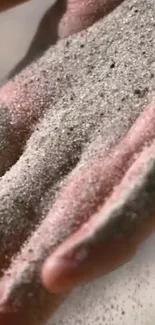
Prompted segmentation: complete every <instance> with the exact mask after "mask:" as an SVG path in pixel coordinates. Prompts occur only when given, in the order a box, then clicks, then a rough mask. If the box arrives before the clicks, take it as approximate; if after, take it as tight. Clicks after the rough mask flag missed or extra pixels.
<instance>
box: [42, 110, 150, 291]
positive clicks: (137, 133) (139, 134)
mask: <svg viewBox="0 0 155 325" xmlns="http://www.w3.org/2000/svg"><path fill="white" fill-rule="evenodd" d="M154 125H155V106H152V107H150V108H149V109H148V110H146V111H144V113H143V114H142V115H141V116H140V117H139V118H138V120H137V122H136V123H135V124H134V125H133V127H132V128H131V130H130V131H129V133H128V135H127V137H126V138H125V139H124V140H123V141H122V142H121V143H120V144H119V145H118V147H116V149H115V151H114V153H113V155H112V157H113V159H112V161H109V159H108V160H107V161H105V163H104V164H103V166H104V167H102V166H100V168H99V165H98V164H97V165H98V166H97V165H95V166H94V168H96V170H98V171H99V170H100V172H101V175H100V176H99V175H98V176H99V179H100V186H101V192H100V193H98V198H99V196H100V197H101V198H102V199H101V201H102V200H103V197H105V196H107V195H108V199H107V201H106V202H105V204H103V205H101V201H100V202H98V207H100V208H99V209H98V211H97V212H95V211H94V213H92V214H91V217H90V219H89V220H88V222H86V223H84V224H83V225H82V226H81V228H80V229H79V230H78V231H77V232H75V233H74V234H73V235H72V236H70V237H69V238H68V239H67V240H66V241H65V242H64V243H62V244H61V245H60V247H58V248H57V249H56V250H55V251H54V253H53V254H51V256H50V257H49V258H48V259H47V261H46V262H45V264H44V266H43V269H42V279H43V283H44V284H45V286H46V287H47V289H48V290H49V291H51V292H53V293H58V292H59V293H60V292H63V291H66V290H68V289H72V288H73V287H74V286H76V285H79V284H81V283H83V282H84V283H85V282H88V281H91V280H92V279H93V278H95V277H97V276H100V275H103V274H106V273H108V272H110V271H112V270H113V269H114V268H116V267H119V265H120V264H123V263H125V262H126V261H128V260H129V259H130V258H131V257H132V256H133V254H134V253H135V251H136V249H137V247H138V245H139V244H141V242H142V241H143V240H144V239H145V238H147V236H148V235H150V234H151V232H153V231H154V229H155V219H154V216H155V209H154V207H153V209H152V207H151V210H150V213H149V209H150V206H149V205H148V206H147V207H146V211H147V213H148V214H149V219H147V218H146V220H145V222H143V221H141V222H140V224H139V226H138V227H137V226H136V229H135V230H134V231H132V232H129V233H128V232H127V233H126V231H123V235H122V236H117V232H116V234H115V231H114V233H113V232H112V234H110V233H109V234H108V235H106V238H105V240H104V239H103V240H101V237H100V236H98V235H97V233H98V232H99V233H100V234H102V235H101V236H102V237H103V238H104V232H105V231H106V229H107V228H108V227H109V228H110V223H109V220H110V214H109V216H108V217H107V223H106V220H105V216H106V211H108V209H109V210H110V209H112V206H113V204H115V202H116V204H118V202H119V200H120V198H121V196H122V197H123V196H124V195H125V194H124V193H125V191H127V190H128V188H129V189H130V185H131V184H132V182H133V183H135V184H138V183H139V182H140V181H139V180H140V179H141V176H143V175H145V168H144V167H145V166H147V165H148V166H149V160H150V159H152V156H153V155H154V152H155V143H154V141H153V139H154V138H155V133H154V132H155V131H154V130H155V128H154ZM152 141H153V145H151V146H150V144H151V143H152ZM141 151H142V154H141ZM135 154H136V155H135ZM130 166H131V167H130ZM128 169H129V171H128ZM92 172H93V167H91V173H92ZM125 172H126V174H125ZM104 173H105V174H106V178H105V179H104V182H103V183H102V181H101V179H102V177H104V176H103V175H104ZM86 174H87V172H86ZM89 178H90V176H88V175H87V177H86V179H89ZM81 179H82V176H81ZM121 179H122V181H121V182H120V180H121ZM119 182H120V185H119V186H118V187H116V190H114V191H113V192H112V195H111V196H109V194H110V193H109V190H107V193H104V194H103V192H102V186H103V188H104V189H109V187H111V186H112V187H113V185H114V184H119ZM144 183H145V182H144ZM101 184H102V185H101ZM144 186H145V184H144ZM81 188H82V187H81ZM142 189H143V187H142ZM144 191H145V190H144ZM88 193H89V191H88ZM88 193H87V202H89V194H88ZM137 193H138V192H137ZM141 193H142V190H141V191H140V194H137V195H139V196H137V197H138V199H137V206H138V200H140V202H141ZM148 193H149V192H148ZM148 196H149V194H148ZM77 197H78V196H77ZM151 202H153V199H152V201H151ZM125 203H126V201H125ZM143 210H144V209H143ZM143 210H142V211H141V204H139V208H138V213H139V214H138V215H139V218H141V215H142V214H143ZM131 211H132V208H131ZM85 213H86V214H88V211H85ZM144 214H146V212H144ZM127 220H128V219H127ZM117 221H118V218H116V226H117ZM108 223H109V226H108ZM129 223H130V220H129V221H127V229H128V225H129ZM120 227H121V226H120ZM113 229H115V225H113ZM118 229H119V228H118ZM119 231H120V229H119ZM98 256H99V257H100V258H98Z"/></svg>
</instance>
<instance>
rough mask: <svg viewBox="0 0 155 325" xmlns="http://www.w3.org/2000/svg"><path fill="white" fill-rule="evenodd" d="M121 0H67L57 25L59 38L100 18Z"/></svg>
mask: <svg viewBox="0 0 155 325" xmlns="http://www.w3.org/2000/svg"><path fill="white" fill-rule="evenodd" d="M121 2H123V0H98V1H95V0H84V1H83V0H67V1H66V11H65V13H64V15H63V16H62V18H61V19H60V22H59V25H58V36H59V38H63V37H67V36H69V35H71V34H73V33H77V32H79V31H81V30H83V29H85V28H87V27H89V26H91V25H92V24H93V23H94V22H95V21H97V20H98V19H100V18H102V17H103V16H105V15H106V14H108V13H109V12H110V11H112V10H113V9H114V8H115V7H117V6H118V5H119V4H120V3H121Z"/></svg>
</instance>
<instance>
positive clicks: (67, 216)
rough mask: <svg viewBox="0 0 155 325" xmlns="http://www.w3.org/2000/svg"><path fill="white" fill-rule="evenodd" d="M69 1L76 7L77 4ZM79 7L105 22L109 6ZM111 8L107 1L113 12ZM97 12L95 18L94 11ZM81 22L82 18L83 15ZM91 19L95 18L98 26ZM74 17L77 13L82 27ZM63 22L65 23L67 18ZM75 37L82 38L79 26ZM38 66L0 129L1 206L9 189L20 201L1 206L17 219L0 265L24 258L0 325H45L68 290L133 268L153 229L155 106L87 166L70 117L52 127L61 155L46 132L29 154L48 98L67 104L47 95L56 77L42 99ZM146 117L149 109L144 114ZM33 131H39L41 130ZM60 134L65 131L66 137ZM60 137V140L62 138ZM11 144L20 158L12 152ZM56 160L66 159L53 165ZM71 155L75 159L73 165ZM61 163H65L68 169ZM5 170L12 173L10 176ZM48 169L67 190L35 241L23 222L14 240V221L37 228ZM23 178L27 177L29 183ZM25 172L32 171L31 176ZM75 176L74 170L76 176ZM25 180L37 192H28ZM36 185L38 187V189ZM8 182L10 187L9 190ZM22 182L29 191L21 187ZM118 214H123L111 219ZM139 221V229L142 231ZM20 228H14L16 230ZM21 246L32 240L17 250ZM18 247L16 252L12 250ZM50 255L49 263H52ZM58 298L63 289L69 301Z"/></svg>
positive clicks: (16, 266)
mask: <svg viewBox="0 0 155 325" xmlns="http://www.w3.org/2000/svg"><path fill="white" fill-rule="evenodd" d="M72 3H73V4H76V2H75V3H74V2H72ZM79 3H80V2H78V4H77V7H76V6H75V8H77V10H75V11H74V13H75V14H76V13H78V10H82V8H84V15H86V18H87V17H88V18H89V19H88V21H89V23H92V22H93V21H94V20H95V19H96V18H99V10H100V9H101V7H99V6H101V4H102V5H103V2H98V7H95V6H96V2H92V3H91V4H92V7H91V8H92V11H91V12H88V11H87V10H88V9H87V8H88V3H87V2H84V7H81V6H79ZM81 3H82V2H81ZM111 3H112V2H108V4H109V5H110V6H111ZM104 5H105V3H104ZM113 5H116V2H113ZM78 6H79V7H78ZM68 8H69V9H68V11H67V13H66V15H68V17H69V14H70V13H71V7H68ZM73 8H74V7H73ZM78 8H80V9H78ZM95 8H96V9H97V14H96V11H94V9H95ZM110 8H113V7H110ZM110 8H109V10H110ZM89 9H90V7H89ZM104 9H105V6H104ZM94 12H95V14H94ZM106 12H108V11H106ZM81 14H82V15H81V17H83V12H81ZM64 17H67V16H64ZM92 17H95V18H93V19H94V20H92ZM90 18H91V19H90ZM78 19H79V16H78V15H77V21H78ZM65 21H66V18H64V22H65ZM75 21H76V19H75V20H74V21H71V25H70V27H69V28H70V29H68V27H65V30H66V34H65V35H64V36H66V35H67V33H68V30H70V31H71V32H72V31H73V29H72V27H71V26H73V25H74V24H75ZM84 21H87V19H86V20H84ZM62 22H63V20H62V21H61V23H62ZM69 22H70V20H68V24H69ZM80 24H81V25H80ZM86 25H88V23H87V24H86ZM59 26H61V25H59ZM64 26H67V24H66V25H64ZM78 26H79V28H83V27H86V26H84V25H83V23H81V22H79V25H78ZM60 30H61V29H60ZM75 30H76V31H77V29H76V28H75ZM33 68H34V66H31V67H30V69H28V70H25V71H24V72H23V75H20V76H19V77H17V79H16V80H15V82H13V81H10V82H9V83H8V84H6V85H5V86H4V87H3V88H2V89H1V91H0V103H1V107H2V111H1V114H2V117H3V119H1V120H0V121H3V120H4V119H5V120H7V125H6V124H4V123H3V124H2V125H1V130H2V138H3V139H5V141H4V143H2V144H3V146H2V150H1V151H0V154H1V159H2V161H3V164H1V171H0V172H1V175H2V176H3V177H2V178H1V207H2V203H3V200H2V198H3V190H4V192H5V191H6V197H7V196H8V195H10V192H11V190H13V191H15V193H16V195H15V197H13V196H11V197H10V199H8V200H7V201H5V202H4V203H5V204H4V207H5V209H2V210H1V215H2V214H4V213H5V214H4V227H5V222H6V220H7V217H8V215H7V209H8V210H10V211H11V213H12V215H13V216H14V215H15V216H16V218H14V220H13V222H12V224H11V231H10V229H9V224H7V223H6V225H8V232H7V233H4V234H3V236H2V238H3V237H4V238H3V240H2V243H1V267H2V268H5V269H6V268H7V267H8V265H9V264H10V259H11V257H12V256H13V255H14V254H16V253H17V252H19V254H18V255H17V256H15V258H14V259H13V261H12V262H11V265H10V267H9V268H8V270H7V271H6V272H5V274H4V276H3V277H2V278H1V283H0V286H1V287H0V294H1V301H0V324H3V325H14V324H17V325H18V324H20V325H26V324H30V325H43V324H45V322H46V321H47V320H48V319H49V317H50V315H51V313H53V312H54V311H55V310H56V309H57V307H58V306H59V304H60V303H61V302H62V301H63V300H64V298H65V297H66V296H67V294H68V289H69V290H70V289H71V288H72V287H74V286H75V285H77V284H79V283H81V282H85V281H90V280H91V279H93V278H94V277H96V276H99V275H101V274H106V273H107V272H110V271H111V270H113V269H114V268H116V267H118V266H119V265H120V264H122V263H124V262H125V261H127V260H128V259H129V258H130V257H131V256H132V255H133V254H134V252H135V250H136V248H137V246H138V245H139V244H140V243H141V242H142V241H143V240H144V239H145V238H146V237H147V236H148V235H149V234H150V233H151V232H152V231H153V230H154V220H153V219H154V218H153V216H154V206H153V204H150V203H152V202H154V183H153V184H152V183H151V184H150V177H149V176H150V175H151V179H153V180H154V141H153V139H154V135H155V134H154V132H155V131H154V130H155V107H154V105H153V104H152V105H151V106H150V107H149V108H147V109H146V110H144V113H143V114H142V115H141V117H140V118H139V119H138V120H137V122H136V124H135V125H134V126H133V127H132V128H131V130H130V131H129V133H128V134H127V135H126V136H125V138H124V139H122V141H120V142H119V141H118V142H119V143H118V144H117V145H116V143H114V144H113V145H112V146H109V147H108V149H106V150H105V148H104V146H103V145H102V146H101V147H100V146H97V150H95V154H92V155H90V156H89V160H84V159H82V157H81V155H80V150H81V151H82V148H83V147H82V143H81V139H80V133H78V130H76V128H74V129H73V130H74V132H72V128H73V126H72V125H71V126H70V125H68V124H67V123H66V120H65V115H64V116H62V119H61V120H60V121H61V126H60V128H59V124H58V125H56V127H57V128H58V129H55V133H54V137H53V139H54V140H55V141H56V145H57V148H59V151H58V152H57V151H56V149H55V147H54V144H53V143H54V140H53V139H52V140H51V142H49V143H48V141H46V140H50V139H48V138H52V136H51V137H49V134H50V133H47V134H46V136H44V135H43V136H40V142H39V144H40V148H42V143H45V144H46V145H47V147H46V150H45V151H43V152H42V151H39V150H38V148H36V147H35V145H34V142H33V146H32V142H31V141H28V139H29V138H30V140H31V139H32V137H33V140H34V138H35V136H36V135H37V132H38V130H41V131H42V132H43V130H44V129H46V127H47V125H46V119H50V118H51V117H50V115H51V114H50V113H51V112H49V115H47V116H45V119H43V116H44V113H45V111H44V109H43V108H44V107H46V106H47V107H48V101H46V98H47V97H48V96H49V97H50V100H51V94H52V95H53V97H54V96H61V87H55V88H54V86H53V88H52V90H51V88H48V87H49V86H48V84H47V83H46V82H47V81H48V80H47V78H50V74H49V76H46V77H45V78H44V82H45V81H46V82H45V90H46V91H45V92H44V89H43V88H42V85H41V82H40V80H38V79H37V72H36V75H35V73H34V71H35V69H34V70H33ZM53 71H54V70H53ZM46 73H49V72H48V69H47V71H46V69H45V70H44V72H43V71H42V74H41V78H42V79H43V76H44V75H46ZM55 73H56V71H55ZM22 76H24V78H22ZM60 76H61V78H60V77H59V79H63V74H61V75H60ZM23 80H24V82H23ZM66 80H67V79H64V80H59V82H62V83H63V82H64V83H66ZM30 81H32V82H30ZM50 82H51V80H50ZM59 86H61V83H59ZM37 87H38V88H37ZM57 88H58V89H57ZM45 95H46V96H45ZM43 96H45V97H43ZM34 103H35V104H34ZM36 103H37V105H36ZM42 103H43V104H44V105H43V104H42ZM60 105H61V103H60ZM53 106H54V104H53ZM141 110H143V109H142V108H141ZM81 115H82V114H81ZM58 118H59V117H58ZM66 119H67V118H66ZM86 119H87V116H86ZM39 120H43V122H42V123H41V127H40V124H38V125H37V127H36V128H35V125H36V123H37V122H38V121H39ZM91 120H92V119H91ZM67 121H68V120H67ZM82 122H83V124H84V126H85V127H84V128H83V129H84V131H85V130H86V129H87V124H86V122H85V119H84V121H83V120H80V123H82ZM52 123H53V128H54V127H55V125H54V124H55V119H53V120H51V125H52ZM65 123H66V124H65ZM37 128H41V129H38V130H37ZM34 129H35V131H34ZM50 130H51V129H50ZM61 130H63V132H62V133H61ZM80 132H81V131H80ZM40 134H41V132H40ZM56 134H58V138H57V137H56ZM72 134H73V135H72ZM50 135H51V134H50ZM67 136H68V138H69V139H71V140H70V141H71V142H70V143H71V144H73V145H70V143H69V144H68V142H67V140H65V141H66V143H65V145H64V147H62V149H61V147H60V144H61V143H62V142H63V137H65V139H66V138H67ZM59 138H60V139H59ZM68 138H67V139H68ZM77 139H79V142H78V140H77ZM85 141H86V140H85ZM12 143H14V148H15V149H16V150H12ZM72 146H75V148H74V151H75V152H76V151H77V152H78V151H79V152H78V157H77V156H76V155H73V153H74V152H73V151H72ZM94 146H95V144H94ZM146 147H148V148H146ZM8 148H9V150H8ZM50 148H52V150H51V152H52V153H51V155H50V157H49V158H48V154H47V151H48V150H49V149H50ZM11 150H12V151H11ZM31 150H32V153H33V155H36V157H37V154H38V158H39V156H41V157H42V160H41V169H40V170H39V171H38V165H34V166H33V159H30V157H31V156H30V153H31ZM23 152H24V154H23V155H22V153H23ZM13 153H14V155H13ZM152 154H153V155H152ZM59 156H60V159H58V158H57V157H59ZM70 157H73V158H72V159H70ZM79 157H80V158H81V159H80V161H79ZM44 161H45V164H44ZM47 161H48V163H49V161H52V167H51V168H50V166H51V165H49V169H46V162H47ZM61 161H62V162H63V161H67V162H68V163H66V164H64V165H63V164H61ZM15 162H16V164H15ZM56 163H57V166H56V168H55V164H56ZM23 166H24V167H23ZM9 167H12V168H11V169H10V170H9ZM30 167H31V168H30ZM22 168H23V169H22ZM50 169H52V171H53V172H52V175H51V178H52V182H51V184H52V185H53V184H54V176H55V175H56V176H57V175H58V176H59V178H61V177H62V178H65V176H66V175H68V176H67V177H66V179H65V182H64V184H59V188H60V189H59V191H58V195H57V197H56V198H54V201H53V202H54V203H53V204H52V208H51V207H50V208H49V211H48V213H45V216H46V217H45V219H44V220H43V221H42V222H41V223H40V226H39V227H37V229H36V231H35V232H34V228H33V227H32V229H31V232H30V233H29V232H28V229H27V224H26V225H25V224H23V225H22V223H21V225H20V228H19V229H18V231H16V232H15V231H14V232H13V231H12V228H13V229H16V227H17V225H18V220H19V219H18V213H19V216H20V218H22V219H23V220H24V219H26V220H27V219H29V223H30V225H31V220H32V224H33V226H34V225H36V224H38V219H37V217H36V218H35V211H34V209H33V207H34V206H35V205H37V204H38V201H41V199H42V197H43V193H44V191H45V188H46V186H49V183H48V180H47V179H46V177H47V174H48V173H50ZM22 170H23V171H25V173H24V175H23V174H22ZM29 170H33V172H32V174H31V173H30V174H29ZM6 171H7V172H6ZM70 171H73V172H72V173H70ZM62 173H63V174H62ZM12 177H14V179H16V182H15V188H11V186H12ZM41 178H42V184H41V182H40V179H41ZM29 179H30V180H31V187H29V186H28V187H27V188H26V184H27V183H28V181H29ZM35 180H37V182H36V183H35ZM6 183H7V186H8V188H7V189H6V187H5V186H4V185H6ZM22 184H24V186H23V187H22ZM135 184H138V185H139V187H138V188H137V187H136V186H135ZM54 185H55V184H54ZM54 185H53V186H54ZM150 185H152V187H151V186H150ZM149 186H150V187H149ZM23 188H24V191H23V192H22V190H23ZM139 188H140V192H139ZM152 188H153V190H152ZM18 190H19V191H18ZM11 193H12V192H11ZM26 193H28V194H29V195H28V198H29V200H27V196H26ZM34 193H35V195H37V196H35V195H34ZM142 193H144V194H145V195H144V200H142V202H144V203H143V206H142V205H141V201H140V196H141V195H142ZM4 194H5V193H4ZM133 196H134V197H135V198H136V217H135V218H133V223H132V222H131V220H130V218H128V210H131V212H132V213H133V215H135V206H134V204H133V200H132V198H133ZM25 197H26V199H25ZM43 198H44V197H43ZM122 198H123V201H122V200H121V199H122ZM149 198H150V199H149ZM33 199H34V201H33ZM115 202H116V204H115ZM6 203H7V204H6ZM121 204H122V206H121ZM15 205H17V209H16V210H11V209H12V207H13V208H14V206H15ZM114 207H116V208H119V209H116V211H115V209H114ZM126 207H127V208H126ZM22 211H24V212H25V211H26V212H27V215H26V218H24V217H25V215H22ZM126 215H127V217H126ZM105 216H106V220H105ZM9 217H10V216H9ZM140 217H141V219H140ZM111 219H112V222H111ZM113 219H114V221H113ZM139 219H140V223H138V226H137V220H139ZM15 220H17V223H14V222H15ZM9 221H10V219H9ZM5 229H6V227H5ZM74 233H75V234H74ZM14 234H15V237H14ZM30 234H31V236H30V237H29V235H30ZM45 235H46V236H45ZM69 236H71V237H69ZM25 239H28V241H27V242H26V243H25V245H24V247H22V249H21V250H20V246H21V244H23V242H24V241H25ZM66 240H67V241H66ZM12 243H14V244H13V245H12ZM4 244H5V245H4ZM60 244H62V246H61V245H60ZM3 245H4V246H3ZM59 245H60V247H59ZM122 247H124V248H125V249H122ZM57 248H58V250H57ZM52 253H53V254H52ZM50 254H52V256H51V257H50V258H49V259H48V260H47V261H46V259H47V258H48V257H49V255H50ZM4 255H7V260H6V259H4ZM96 256H101V257H102V259H100V260H98V259H96ZM44 262H45V264H44ZM83 271H84V273H83ZM83 274H84V277H83ZM40 275H41V276H42V278H41V277H40ZM45 287H47V288H48V290H49V291H51V292H52V294H50V293H49V292H48V291H47V290H46V288H45ZM61 291H65V294H63V293H61Z"/></svg>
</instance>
